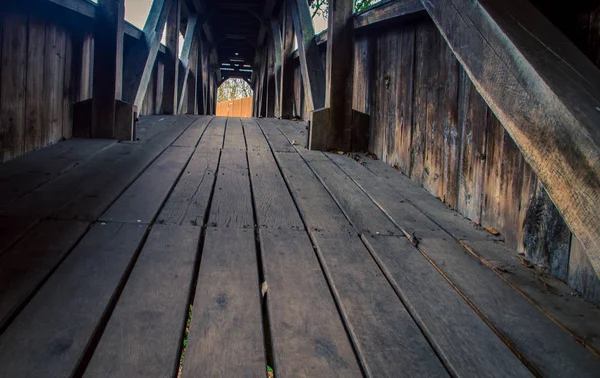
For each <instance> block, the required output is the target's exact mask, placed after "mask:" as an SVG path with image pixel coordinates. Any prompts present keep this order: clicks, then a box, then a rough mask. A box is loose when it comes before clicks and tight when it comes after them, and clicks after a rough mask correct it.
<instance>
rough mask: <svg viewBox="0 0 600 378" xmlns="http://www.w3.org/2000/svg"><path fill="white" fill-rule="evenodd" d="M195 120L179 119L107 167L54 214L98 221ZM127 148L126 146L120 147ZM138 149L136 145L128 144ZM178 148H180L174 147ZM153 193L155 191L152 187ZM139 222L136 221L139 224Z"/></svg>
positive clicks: (66, 217)
mask: <svg viewBox="0 0 600 378" xmlns="http://www.w3.org/2000/svg"><path fill="white" fill-rule="evenodd" d="M193 120H194V119H193V118H187V117H185V118H184V117H182V118H178V119H177V121H176V122H175V124H173V125H172V126H170V127H169V128H168V129H167V130H165V131H164V132H163V133H160V134H158V136H156V137H154V138H153V139H152V140H151V141H150V142H148V143H147V144H145V145H143V146H142V147H141V148H140V150H139V151H138V152H135V153H132V154H131V155H130V156H125V157H124V158H123V159H121V160H118V163H117V164H112V165H111V164H106V165H105V167H104V168H105V170H104V171H102V172H101V173H100V174H98V173H97V172H96V175H95V177H94V179H93V180H90V183H89V184H88V185H85V186H84V187H83V188H81V189H80V191H79V193H78V194H77V195H76V196H75V197H73V198H72V199H71V200H70V201H68V202H67V203H65V204H64V206H62V207H61V208H60V209H59V210H57V211H55V212H54V213H53V216H54V217H58V218H61V219H71V218H75V219H86V220H96V219H98V217H100V216H101V215H102V214H103V213H104V212H105V211H106V210H107V209H108V208H109V206H111V204H112V203H113V202H114V201H115V199H117V198H118V197H119V196H120V195H121V194H122V193H123V190H124V188H126V187H128V186H129V185H131V183H132V182H133V181H135V180H136V179H137V177H138V176H139V175H140V174H141V173H142V172H144V170H146V168H148V166H149V165H150V164H151V163H152V162H153V161H154V159H155V158H156V157H157V156H158V155H160V154H161V153H162V152H163V151H164V150H165V149H166V148H167V147H168V146H169V145H170V144H171V143H173V141H174V140H176V139H177V138H178V137H179V136H180V135H181V133H182V132H183V131H185V129H186V128H187V127H188V126H189V125H190V124H191V123H192V122H193ZM119 145H126V144H118V145H117V146H119ZM129 146H133V147H135V148H137V145H131V144H130V145H129ZM175 148H177V147H175ZM149 189H150V190H153V189H152V188H149ZM136 221H137V219H135V220H134V222H136Z"/></svg>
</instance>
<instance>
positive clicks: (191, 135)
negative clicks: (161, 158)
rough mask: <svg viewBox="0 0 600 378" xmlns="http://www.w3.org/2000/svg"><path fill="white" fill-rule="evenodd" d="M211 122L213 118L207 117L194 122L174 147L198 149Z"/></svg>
mask: <svg viewBox="0 0 600 378" xmlns="http://www.w3.org/2000/svg"><path fill="white" fill-rule="evenodd" d="M211 120H212V117H210V116H205V117H201V118H199V119H197V120H196V121H194V122H193V123H192V124H191V125H190V127H188V128H187V129H186V130H185V131H184V132H183V134H181V136H180V137H179V138H177V140H176V141H175V142H173V146H178V147H196V145H197V144H198V142H199V141H200V138H201V137H202V134H203V133H204V130H205V129H206V127H207V126H208V124H209V123H210V121H211Z"/></svg>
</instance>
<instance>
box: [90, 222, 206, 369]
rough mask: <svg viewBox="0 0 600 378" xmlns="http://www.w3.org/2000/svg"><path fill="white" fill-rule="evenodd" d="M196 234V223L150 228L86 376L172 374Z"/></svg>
mask: <svg viewBox="0 0 600 378" xmlns="http://www.w3.org/2000/svg"><path fill="white" fill-rule="evenodd" d="M199 237H200V231H199V229H198V228H196V227H177V226H162V225H154V226H153V227H152V231H151V232H150V235H149V236H148V240H147V241H146V243H145V244H144V248H143V249H142V251H141V253H140V256H139V258H138V260H137V262H136V264H135V267H134V269H133V271H132V272H131V276H130V277H129V279H128V280H127V284H126V286H125V289H124V290H123V293H122V294H121V296H120V297H119V301H118V302H117V305H116V307H115V309H114V311H113V313H112V315H111V317H110V320H109V322H108V325H107V326H106V329H105V330H104V333H103V334H102V338H101V339H100V343H99V344H98V346H97V347H96V350H95V352H94V355H93V357H92V360H91V361H90V363H89V365H88V366H87V368H86V371H85V374H84V377H108V376H113V377H114V376H119V377H148V376H169V375H171V374H172V373H173V369H174V368H175V366H176V364H178V363H179V355H178V354H177V352H178V350H179V348H178V347H179V345H180V343H181V335H182V333H183V328H184V327H185V320H184V319H186V315H187V312H188V309H187V308H186V307H187V301H188V295H189V290H190V284H191V282H192V273H193V270H194V266H195V262H196V252H197V248H198V239H199ZM157 277H160V279H157Z"/></svg>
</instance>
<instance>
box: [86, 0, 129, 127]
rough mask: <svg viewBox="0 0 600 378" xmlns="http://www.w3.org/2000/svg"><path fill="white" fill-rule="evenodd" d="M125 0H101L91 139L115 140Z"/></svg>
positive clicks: (98, 10) (98, 13) (120, 92)
mask: <svg viewBox="0 0 600 378" xmlns="http://www.w3.org/2000/svg"><path fill="white" fill-rule="evenodd" d="M123 2H124V0H99V1H98V8H97V11H96V25H95V29H94V33H95V34H94V85H93V87H94V88H93V97H92V98H93V101H92V114H91V118H92V120H91V133H90V134H91V137H92V138H114V136H115V116H116V102H115V100H120V99H121V95H122V84H123V23H124V19H123V16H124V13H125V7H124V3H123Z"/></svg>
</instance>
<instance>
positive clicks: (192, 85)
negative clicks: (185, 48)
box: [187, 28, 201, 114]
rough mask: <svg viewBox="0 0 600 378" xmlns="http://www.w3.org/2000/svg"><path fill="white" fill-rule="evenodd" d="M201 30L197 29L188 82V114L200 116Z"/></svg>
mask: <svg viewBox="0 0 600 378" xmlns="http://www.w3.org/2000/svg"><path fill="white" fill-rule="evenodd" d="M200 38H201V36H200V30H199V28H196V38H194V42H193V43H192V51H191V54H190V63H189V77H188V80H187V99H188V108H187V114H198V85H197V84H198V79H197V77H198V54H199V50H200Z"/></svg>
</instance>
